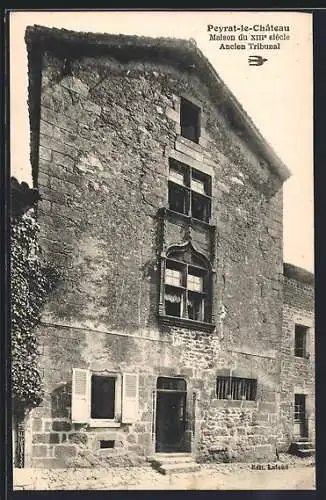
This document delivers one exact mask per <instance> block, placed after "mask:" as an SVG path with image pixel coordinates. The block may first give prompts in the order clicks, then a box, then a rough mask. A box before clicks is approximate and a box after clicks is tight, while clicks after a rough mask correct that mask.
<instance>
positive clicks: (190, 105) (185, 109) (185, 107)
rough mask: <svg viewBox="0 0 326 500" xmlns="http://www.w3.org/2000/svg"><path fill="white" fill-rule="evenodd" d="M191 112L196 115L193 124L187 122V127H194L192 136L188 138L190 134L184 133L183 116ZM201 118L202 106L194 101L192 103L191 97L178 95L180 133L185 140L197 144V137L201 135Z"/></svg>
mask: <svg viewBox="0 0 326 500" xmlns="http://www.w3.org/2000/svg"><path fill="white" fill-rule="evenodd" d="M189 112H190V113H193V114H194V115H196V120H195V121H196V122H195V123H193V124H189V125H188V127H192V128H193V129H194V134H193V135H192V137H193V138H190V137H189V135H190V134H186V135H184V134H185V127H187V125H186V124H185V121H184V119H183V117H184V116H185V114H187V113H188V114H189ZM201 120H202V108H201V106H198V105H197V104H196V103H194V102H193V101H192V100H191V99H188V98H187V97H184V96H180V121H179V123H180V135H181V137H183V138H184V139H186V140H187V141H190V142H193V143H195V144H199V139H200V136H201Z"/></svg>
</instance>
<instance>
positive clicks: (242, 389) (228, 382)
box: [216, 377, 257, 401]
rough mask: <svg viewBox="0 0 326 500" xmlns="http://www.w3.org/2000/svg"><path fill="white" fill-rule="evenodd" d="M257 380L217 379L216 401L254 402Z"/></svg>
mask: <svg viewBox="0 0 326 500" xmlns="http://www.w3.org/2000/svg"><path fill="white" fill-rule="evenodd" d="M256 394H257V380H256V379H250V378H239V377H217V381H216V395H217V398H218V399H232V400H242V399H244V400H247V401H255V400H256Z"/></svg>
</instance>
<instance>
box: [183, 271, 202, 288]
mask: <svg viewBox="0 0 326 500" xmlns="http://www.w3.org/2000/svg"><path fill="white" fill-rule="evenodd" d="M187 288H188V290H193V291H195V292H202V291H203V278H202V276H194V275H193V274H188V280H187Z"/></svg>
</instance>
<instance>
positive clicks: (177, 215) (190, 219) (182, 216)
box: [164, 207, 215, 229]
mask: <svg viewBox="0 0 326 500" xmlns="http://www.w3.org/2000/svg"><path fill="white" fill-rule="evenodd" d="M164 212H165V214H166V215H167V216H170V217H174V218H179V219H182V220H184V221H188V222H190V223H194V224H195V225H196V224H198V225H199V226H203V227H206V228H209V229H214V228H215V226H214V225H213V224H211V223H210V222H206V221H204V220H201V219H195V217H192V216H191V215H187V214H183V213H181V212H175V211H174V210H171V209H170V208H167V207H165V208H164Z"/></svg>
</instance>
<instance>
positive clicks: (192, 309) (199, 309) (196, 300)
mask: <svg viewBox="0 0 326 500" xmlns="http://www.w3.org/2000/svg"><path fill="white" fill-rule="evenodd" d="M187 306H188V318H189V319H193V320H195V321H203V320H204V314H203V310H204V307H203V306H204V301H203V298H202V296H201V295H198V294H196V293H191V292H189V294H188V304H187Z"/></svg>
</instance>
